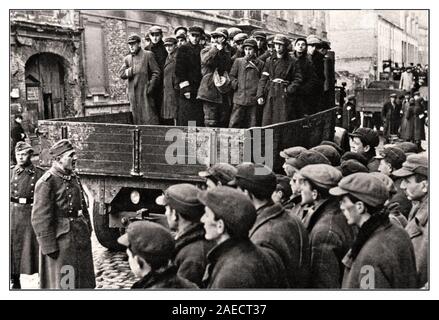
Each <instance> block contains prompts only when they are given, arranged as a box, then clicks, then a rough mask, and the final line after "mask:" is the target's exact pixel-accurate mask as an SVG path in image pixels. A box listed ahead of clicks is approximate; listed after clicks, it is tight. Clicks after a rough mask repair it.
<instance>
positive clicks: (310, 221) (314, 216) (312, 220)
mask: <svg viewBox="0 0 439 320" xmlns="http://www.w3.org/2000/svg"><path fill="white" fill-rule="evenodd" d="M329 200H330V199H329V198H328V199H319V200H317V201H316V202H315V203H314V204H313V205H312V206H310V207H304V209H303V216H302V217H301V218H302V222H303V224H304V226H305V228H306V229H307V230H308V231H309V230H311V229H312V228H313V227H314V225H315V224H316V222H317V220H318V219H319V217H320V216H321V215H322V212H323V209H322V208H323V207H324V206H325V205H326V204H327V203H328V202H329Z"/></svg>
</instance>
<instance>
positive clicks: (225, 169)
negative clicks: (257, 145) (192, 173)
mask: <svg viewBox="0 0 439 320" xmlns="http://www.w3.org/2000/svg"><path fill="white" fill-rule="evenodd" d="M237 172H238V169H236V168H235V167H234V166H232V165H231V164H228V163H215V164H214V165H213V166H211V167H209V168H208V169H207V170H206V171H200V172H199V173H198V175H199V176H200V177H205V178H209V177H213V178H214V179H215V180H218V181H220V182H221V183H222V184H223V185H226V184H228V183H229V182H230V181H232V180H233V179H235V176H236V173H237Z"/></svg>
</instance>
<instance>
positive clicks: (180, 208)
mask: <svg viewBox="0 0 439 320" xmlns="http://www.w3.org/2000/svg"><path fill="white" fill-rule="evenodd" d="M198 191H199V190H198V189H197V188H196V187H195V186H193V185H191V184H187V183H182V184H176V185H173V186H171V187H169V188H168V189H166V190H165V191H164V193H163V195H161V196H159V197H158V198H157V199H156V203H157V204H158V205H161V206H165V207H166V218H167V221H168V225H169V228H170V229H171V230H172V231H174V232H175V253H174V256H173V262H174V264H175V265H176V266H177V268H178V272H177V274H178V275H179V276H180V277H182V278H185V279H188V280H189V281H191V282H193V283H195V284H196V285H197V286H199V287H201V285H202V279H203V275H204V271H205V269H206V265H207V260H206V258H207V253H208V252H209V250H210V249H211V248H212V245H211V243H210V242H208V241H207V240H206V239H205V231H204V228H203V225H202V223H201V222H200V218H201V216H202V215H203V214H204V205H203V204H201V202H199V201H198V199H197V195H198Z"/></svg>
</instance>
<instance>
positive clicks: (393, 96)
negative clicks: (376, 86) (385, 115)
mask: <svg viewBox="0 0 439 320" xmlns="http://www.w3.org/2000/svg"><path fill="white" fill-rule="evenodd" d="M389 97H390V98H397V97H398V95H397V94H396V93H391V94H390V95H389Z"/></svg>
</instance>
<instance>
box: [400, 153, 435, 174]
mask: <svg viewBox="0 0 439 320" xmlns="http://www.w3.org/2000/svg"><path fill="white" fill-rule="evenodd" d="M415 173H418V174H421V175H423V176H426V177H428V157H427V155H426V154H421V153H420V154H411V155H409V156H408V157H407V160H406V161H405V162H404V163H403V164H402V168H401V169H399V170H396V171H393V172H392V174H393V175H394V176H395V177H408V176H411V175H413V174H415Z"/></svg>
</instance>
